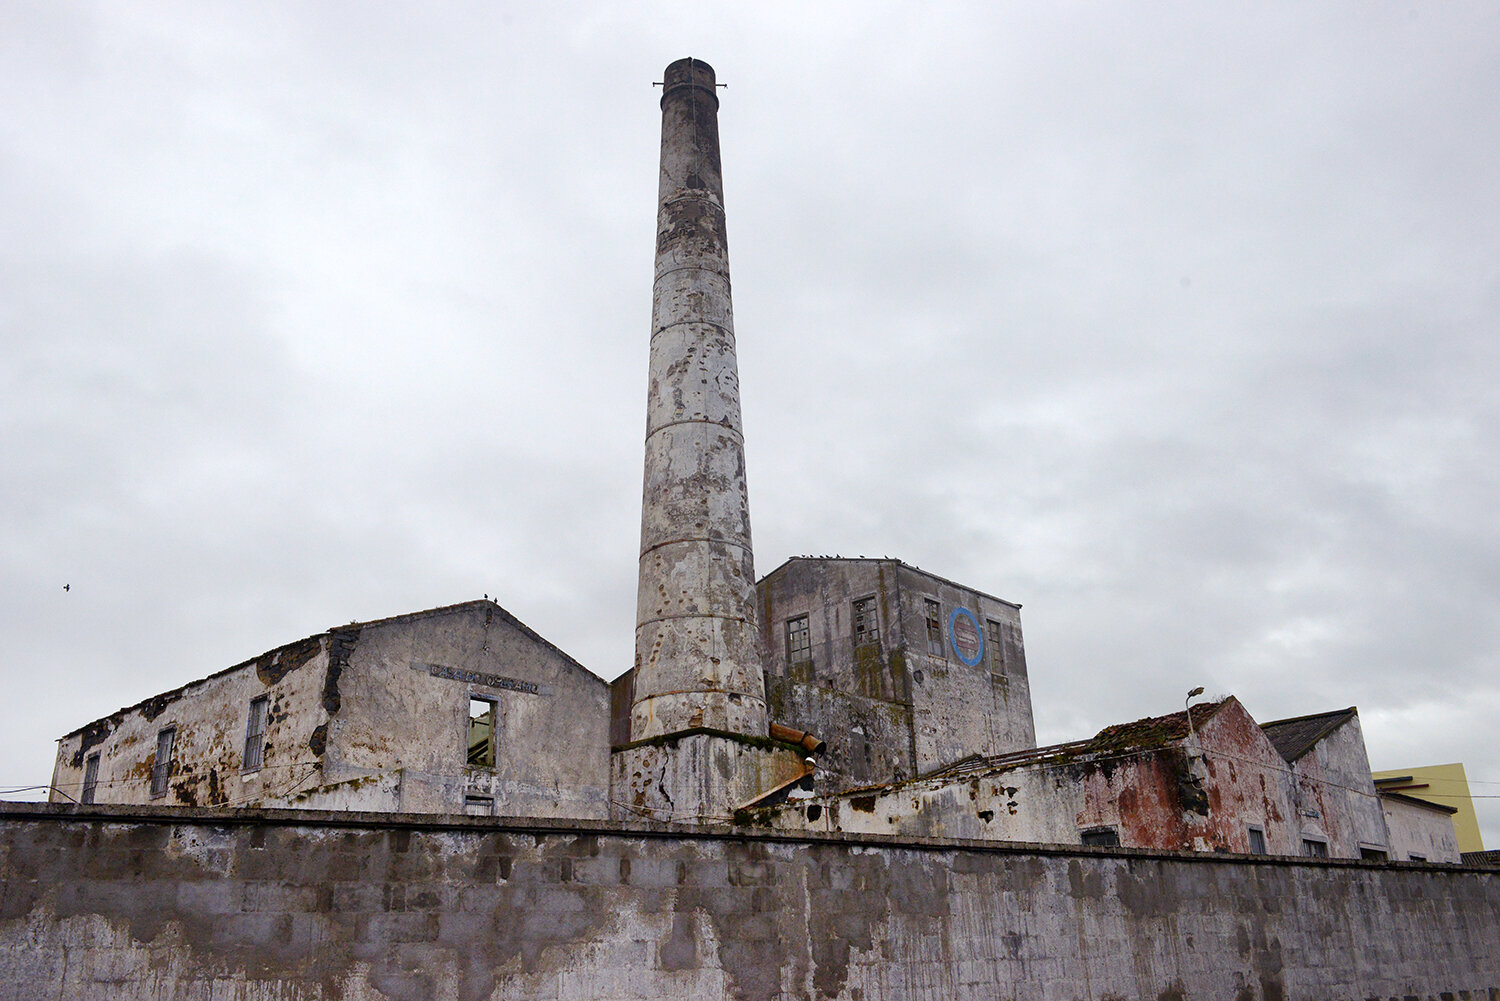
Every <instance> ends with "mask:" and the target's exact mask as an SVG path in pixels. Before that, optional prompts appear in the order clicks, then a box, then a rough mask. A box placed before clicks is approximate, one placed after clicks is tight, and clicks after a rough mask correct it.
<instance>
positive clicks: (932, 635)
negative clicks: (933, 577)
mask: <svg viewBox="0 0 1500 1001" xmlns="http://www.w3.org/2000/svg"><path fill="white" fill-rule="evenodd" d="M922 604H923V606H924V607H925V608H926V610H927V652H928V653H930V654H932V655H933V656H935V657H941V656H942V655H943V610H942V608H941V607H939V605H938V603H937V602H935V601H933V600H932V599H931V598H924V599H923V600H922Z"/></svg>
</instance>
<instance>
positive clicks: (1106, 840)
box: [1080, 827, 1120, 848]
mask: <svg viewBox="0 0 1500 1001" xmlns="http://www.w3.org/2000/svg"><path fill="white" fill-rule="evenodd" d="M1080 838H1081V840H1082V841H1083V843H1084V844H1086V845H1093V846H1094V847H1096V848H1118V847H1120V832H1119V831H1117V830H1115V829H1114V828H1113V827H1095V828H1093V829H1091V830H1087V831H1083V832H1082V834H1081V835H1080Z"/></svg>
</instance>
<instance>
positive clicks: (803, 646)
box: [786, 615, 812, 664]
mask: <svg viewBox="0 0 1500 1001" xmlns="http://www.w3.org/2000/svg"><path fill="white" fill-rule="evenodd" d="M809 660H812V637H811V635H809V633H808V629H807V616H805V615H799V616H797V617H796V618H791V619H787V620H786V661H787V663H788V664H801V663H803V662H805V661H809Z"/></svg>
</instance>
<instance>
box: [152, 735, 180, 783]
mask: <svg viewBox="0 0 1500 1001" xmlns="http://www.w3.org/2000/svg"><path fill="white" fill-rule="evenodd" d="M163 747H165V748H166V751H165V755H166V760H165V761H163V760H162V755H163V750H162V749H163ZM176 757H177V727H176V726H175V725H174V726H166V727H162V728H161V729H160V730H159V731H157V734H156V755H155V757H154V758H153V759H152V761H151V798H152V799H161V798H162V797H163V796H165V795H166V794H167V789H168V788H169V787H170V785H171V780H172V762H173V760H174V759H175V758H176Z"/></svg>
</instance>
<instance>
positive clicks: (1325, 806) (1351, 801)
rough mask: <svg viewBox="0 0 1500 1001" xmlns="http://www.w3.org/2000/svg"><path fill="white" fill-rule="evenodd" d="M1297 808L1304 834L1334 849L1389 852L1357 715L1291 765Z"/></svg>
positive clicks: (1383, 821) (1383, 817)
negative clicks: (1341, 847) (1385, 850)
mask: <svg viewBox="0 0 1500 1001" xmlns="http://www.w3.org/2000/svg"><path fill="white" fill-rule="evenodd" d="M1292 770H1293V771H1294V772H1295V773H1296V776H1297V782H1296V792H1295V797H1296V808H1297V815H1298V818H1299V821H1300V823H1301V826H1302V831H1303V836H1304V837H1311V838H1321V839H1327V841H1328V843H1329V847H1330V849H1333V847H1334V846H1340V845H1343V846H1347V845H1353V846H1354V851H1353V853H1352V854H1355V855H1357V854H1358V853H1359V851H1358V846H1360V845H1366V846H1369V847H1371V848H1379V849H1385V847H1386V831H1385V815H1384V812H1383V811H1382V809H1381V805H1380V797H1379V795H1378V794H1377V793H1376V792H1375V780H1374V778H1373V777H1372V776H1371V775H1370V759H1369V756H1368V755H1367V754H1366V752H1365V738H1364V733H1363V731H1362V730H1361V729H1360V725H1359V717H1358V716H1357V715H1356V716H1353V717H1351V718H1350V719H1349V721H1348V722H1346V723H1344V724H1342V725H1341V726H1339V728H1338V729H1336V730H1334V731H1333V732H1332V733H1330V734H1329V735H1328V736H1326V737H1324V738H1323V739H1322V740H1320V741H1318V743H1317V744H1316V745H1314V747H1313V749H1312V750H1310V751H1308V752H1307V753H1306V754H1304V755H1303V756H1302V757H1300V758H1298V759H1297V760H1296V761H1295V762H1293V763H1292Z"/></svg>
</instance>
